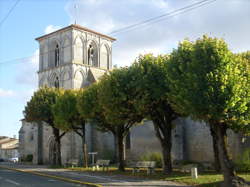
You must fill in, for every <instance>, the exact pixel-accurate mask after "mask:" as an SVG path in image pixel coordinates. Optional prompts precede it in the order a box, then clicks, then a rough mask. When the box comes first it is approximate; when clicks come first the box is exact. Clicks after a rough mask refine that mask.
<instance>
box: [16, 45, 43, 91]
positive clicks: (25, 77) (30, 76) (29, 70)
mask: <svg viewBox="0 0 250 187" xmlns="http://www.w3.org/2000/svg"><path fill="white" fill-rule="evenodd" d="M38 67H39V50H38V49H36V50H35V52H34V53H33V55H32V56H31V57H30V58H27V59H25V60H23V61H22V62H21V63H20V64H19V65H18V69H19V73H18V74H17V77H16V82H17V83H19V84H26V85H29V86H32V87H36V86H37V82H38V76H37V71H38Z"/></svg>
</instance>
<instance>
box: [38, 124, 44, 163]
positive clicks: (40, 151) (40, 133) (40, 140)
mask: <svg viewBox="0 0 250 187" xmlns="http://www.w3.org/2000/svg"><path fill="white" fill-rule="evenodd" d="M37 144H38V150H37V164H38V165H42V164H43V126H42V122H38V130H37Z"/></svg>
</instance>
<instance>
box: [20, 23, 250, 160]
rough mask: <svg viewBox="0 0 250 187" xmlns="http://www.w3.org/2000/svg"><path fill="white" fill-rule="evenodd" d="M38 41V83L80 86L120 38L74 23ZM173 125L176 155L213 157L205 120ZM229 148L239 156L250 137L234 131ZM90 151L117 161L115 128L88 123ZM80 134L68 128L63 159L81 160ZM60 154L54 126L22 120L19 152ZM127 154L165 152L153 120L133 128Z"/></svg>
mask: <svg viewBox="0 0 250 187" xmlns="http://www.w3.org/2000/svg"><path fill="white" fill-rule="evenodd" d="M36 40H37V41H38V43H39V54H40V56H39V70H38V85H39V87H42V86H48V87H58V88H59V87H60V88H64V89H79V88H83V87H86V86H88V85H90V84H92V83H94V82H96V81H98V79H99V78H100V77H101V76H102V75H104V73H105V72H107V71H110V70H112V43H113V42H115V40H116V39H115V38H113V37H110V36H107V35H105V34H101V33H98V32H96V31H93V30H91V29H88V28H85V27H82V26H80V25H76V24H73V25H69V26H67V27H64V28H62V29H59V30H57V31H55V32H52V33H49V34H46V35H44V36H41V37H38V38H36ZM174 125H175V128H174V129H173V133H172V134H173V135H172V140H173V146H172V157H173V160H187V161H193V162H213V160H214V156H213V146H212V137H211V135H210V131H209V128H208V126H207V125H206V124H205V123H201V122H195V121H192V120H191V119H189V118H185V119H183V118H179V119H177V120H176V121H175V124H174ZM228 134H229V145H230V151H231V153H232V156H233V158H234V159H237V158H238V156H239V155H241V154H242V153H243V151H244V150H245V149H246V148H250V139H249V138H245V137H244V136H242V135H240V134H235V133H233V132H231V131H230V132H229V133H228ZM86 136H87V137H86V139H87V146H88V152H97V158H99V159H110V160H112V158H113V154H114V138H113V137H112V134H110V133H104V132H100V131H97V130H96V129H95V128H94V126H93V125H87V128H86ZM81 142H82V141H81V137H80V136H79V135H78V134H76V133H75V132H68V133H66V135H64V136H63V137H62V140H61V154H62V155H61V156H62V163H63V164H65V163H67V162H68V161H69V160H71V159H78V160H79V164H81V163H82V160H81V158H82V147H83V146H82V143H81ZM54 153H55V140H54V137H53V134H52V129H51V127H49V126H48V125H46V124H44V125H42V126H39V127H38V125H37V124H35V123H27V122H26V121H24V120H22V126H21V128H20V131H19V154H20V157H21V158H23V159H25V158H26V157H27V156H29V155H32V158H33V159H32V162H33V163H34V164H37V163H43V164H51V163H52V161H53V157H54ZM126 153H127V159H130V160H138V159H140V156H143V155H146V154H150V153H161V146H160V142H159V141H158V139H157V137H156V135H155V132H154V127H153V125H152V122H151V121H146V122H145V123H144V124H143V125H142V124H140V125H137V126H135V127H133V128H132V129H131V131H130V133H129V136H128V137H127V138H126Z"/></svg>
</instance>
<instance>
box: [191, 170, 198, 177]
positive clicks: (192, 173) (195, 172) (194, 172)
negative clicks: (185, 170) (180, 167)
mask: <svg viewBox="0 0 250 187" xmlns="http://www.w3.org/2000/svg"><path fill="white" fill-rule="evenodd" d="M191 176H192V178H193V179H197V178H198V172H197V168H196V167H193V168H191Z"/></svg>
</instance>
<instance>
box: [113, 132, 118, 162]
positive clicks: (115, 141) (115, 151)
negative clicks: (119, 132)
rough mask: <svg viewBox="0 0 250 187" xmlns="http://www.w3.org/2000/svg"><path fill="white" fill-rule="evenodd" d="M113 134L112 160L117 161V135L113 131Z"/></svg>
mask: <svg viewBox="0 0 250 187" xmlns="http://www.w3.org/2000/svg"><path fill="white" fill-rule="evenodd" d="M113 136H114V157H113V162H114V163H117V158H118V151H117V150H118V142H117V136H116V134H115V133H113Z"/></svg>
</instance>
